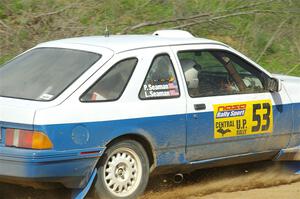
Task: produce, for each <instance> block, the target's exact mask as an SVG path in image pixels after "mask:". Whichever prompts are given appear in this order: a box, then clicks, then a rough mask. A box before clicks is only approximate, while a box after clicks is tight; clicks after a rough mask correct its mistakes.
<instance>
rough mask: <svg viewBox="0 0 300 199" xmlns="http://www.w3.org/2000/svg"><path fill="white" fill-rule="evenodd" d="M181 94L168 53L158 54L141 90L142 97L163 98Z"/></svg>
mask: <svg viewBox="0 0 300 199" xmlns="http://www.w3.org/2000/svg"><path fill="white" fill-rule="evenodd" d="M179 95H180V93H179V86H178V82H177V78H176V74H175V71H174V67H173V64H172V61H171V59H170V57H169V56H168V55H167V54H161V55H157V56H156V57H155V58H154V59H153V61H152V64H151V66H150V69H149V71H148V73H147V76H146V79H145V81H144V83H143V86H142V88H141V90H140V94H139V96H140V98H141V99H162V98H174V97H179Z"/></svg>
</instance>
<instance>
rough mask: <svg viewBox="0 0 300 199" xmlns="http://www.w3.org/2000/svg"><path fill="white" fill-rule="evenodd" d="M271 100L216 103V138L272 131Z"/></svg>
mask: <svg viewBox="0 0 300 199" xmlns="http://www.w3.org/2000/svg"><path fill="white" fill-rule="evenodd" d="M272 131H273V109H272V102H271V100H259V101H250V102H238V103H230V104H216V105H214V138H216V139H218V138H225V137H235V136H246V135H253V134H263V133H272Z"/></svg>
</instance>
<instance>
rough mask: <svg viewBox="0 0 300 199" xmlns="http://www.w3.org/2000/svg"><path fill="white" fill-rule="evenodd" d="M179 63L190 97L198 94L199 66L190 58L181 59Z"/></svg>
mask: <svg viewBox="0 0 300 199" xmlns="http://www.w3.org/2000/svg"><path fill="white" fill-rule="evenodd" d="M180 64H181V67H182V70H183V73H184V76H185V81H186V84H187V88H188V92H189V95H190V96H191V97H194V96H199V79H198V74H199V70H201V66H200V65H199V64H197V63H196V62H195V61H194V60H191V59H181V60H180Z"/></svg>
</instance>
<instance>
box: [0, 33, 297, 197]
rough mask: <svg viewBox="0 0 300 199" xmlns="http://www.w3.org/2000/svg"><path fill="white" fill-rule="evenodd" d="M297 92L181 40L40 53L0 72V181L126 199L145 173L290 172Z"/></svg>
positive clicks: (94, 42) (245, 64) (80, 42)
mask: <svg viewBox="0 0 300 199" xmlns="http://www.w3.org/2000/svg"><path fill="white" fill-rule="evenodd" d="M299 86H300V78H296V77H288V76H275V75H272V74H270V73H268V72H267V71H266V70H264V69H263V68H262V67H260V66H259V65H257V64H256V63H254V62H253V61H251V60H250V59H248V58H247V57H245V56H244V55H242V54H241V53H239V52H237V51H235V50H234V49H232V48H231V47H229V46H228V45H226V44H223V43H220V42H216V41H212V40H207V39H200V38H195V37H193V36H192V35H191V34H190V33H188V32H185V31H180V30H162V31H157V32H155V33H154V34H153V35H127V36H124V35H123V36H122V35H120V36H94V37H81V38H71V39H63V40H58V41H51V42H47V43H42V44H39V45H37V46H36V47H34V48H33V49H30V50H28V51H26V52H25V53H23V54H21V55H19V56H17V57H16V58H15V59H13V60H11V61H10V62H8V63H6V64H4V65H3V66H2V67H0V180H1V181H7V182H14V183H21V184H25V185H30V184H31V183H32V182H33V183H41V184H43V183H45V182H46V183H47V184H50V183H59V184H62V185H64V186H65V187H68V188H71V189H74V190H77V192H76V191H74V193H75V195H74V197H77V198H83V197H84V196H85V194H86V193H87V192H88V190H89V189H90V187H91V186H93V191H94V192H95V193H96V195H98V196H99V197H101V198H136V197H137V196H138V195H140V194H142V192H143V191H144V189H145V187H146V185H147V182H148V177H149V174H150V173H162V172H171V171H172V172H190V171H192V170H194V169H197V168H205V167H212V166H220V165H228V164H236V163H242V162H250V161H258V160H268V159H270V160H271V159H273V160H290V161H297V160H300V155H298V151H299V145H300V93H299V92H298V91H299V88H300V87H299Z"/></svg>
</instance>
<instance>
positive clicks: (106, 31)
mask: <svg viewBox="0 0 300 199" xmlns="http://www.w3.org/2000/svg"><path fill="white" fill-rule="evenodd" d="M104 36H105V37H109V30H108V28H107V25H106V26H105V34H104Z"/></svg>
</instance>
